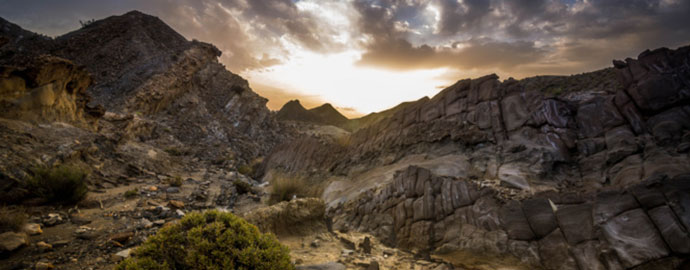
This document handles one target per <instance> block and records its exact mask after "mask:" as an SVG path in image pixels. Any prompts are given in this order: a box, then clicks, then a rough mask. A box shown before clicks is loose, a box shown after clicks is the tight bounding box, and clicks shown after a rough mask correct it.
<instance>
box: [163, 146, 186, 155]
mask: <svg viewBox="0 0 690 270" xmlns="http://www.w3.org/2000/svg"><path fill="white" fill-rule="evenodd" d="M163 151H165V152H166V153H168V154H169V155H171V156H182V155H184V152H182V151H180V149H178V148H177V147H168V148H165V150H163Z"/></svg>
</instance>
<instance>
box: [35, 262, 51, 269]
mask: <svg viewBox="0 0 690 270" xmlns="http://www.w3.org/2000/svg"><path fill="white" fill-rule="evenodd" d="M47 269H55V265H53V264H52V263H47V262H37V263H36V270H47Z"/></svg>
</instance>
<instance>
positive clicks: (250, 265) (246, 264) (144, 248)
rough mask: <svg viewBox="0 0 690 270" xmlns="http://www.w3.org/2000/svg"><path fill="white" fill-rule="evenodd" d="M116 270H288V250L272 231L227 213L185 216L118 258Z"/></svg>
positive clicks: (290, 269) (292, 266) (214, 212)
mask: <svg viewBox="0 0 690 270" xmlns="http://www.w3.org/2000/svg"><path fill="white" fill-rule="evenodd" d="M116 269H118V270H138V269H257V270H264V269H266V270H268V269H281V270H283V269H285V270H293V269H295V266H294V265H292V263H291V262H290V255H289V250H288V248H287V247H285V246H283V245H282V244H280V242H278V240H277V239H276V238H275V236H274V235H272V234H262V233H261V232H259V229H257V228H256V226H254V225H252V224H250V223H248V222H247V221H245V220H244V219H241V218H239V217H237V216H235V215H233V214H231V213H223V212H220V211H216V210H210V211H206V212H203V213H199V212H192V213H189V214H187V215H186V216H185V217H184V218H182V219H181V220H180V222H179V223H177V224H173V225H170V226H167V227H164V228H163V229H161V230H160V231H159V232H158V233H157V234H156V235H154V236H151V237H149V239H148V240H146V242H144V244H142V245H141V246H140V247H138V248H137V249H136V250H134V252H133V257H131V258H128V259H126V260H124V261H123V262H121V263H120V264H119V265H118V266H117V268H116Z"/></svg>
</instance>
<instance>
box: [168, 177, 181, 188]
mask: <svg viewBox="0 0 690 270" xmlns="http://www.w3.org/2000/svg"><path fill="white" fill-rule="evenodd" d="M168 185H170V186H172V187H181V186H182V177H181V176H179V175H175V176H174V177H170V178H168Z"/></svg>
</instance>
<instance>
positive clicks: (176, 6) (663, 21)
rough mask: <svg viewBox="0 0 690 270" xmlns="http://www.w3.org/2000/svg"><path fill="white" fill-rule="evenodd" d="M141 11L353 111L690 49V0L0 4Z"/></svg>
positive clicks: (43, 22) (256, 83) (40, 19)
mask: <svg viewBox="0 0 690 270" xmlns="http://www.w3.org/2000/svg"><path fill="white" fill-rule="evenodd" d="M131 10H139V11H142V12H144V13H148V14H151V15H154V16H157V17H159V18H161V19H162V20H163V21H165V22H166V23H167V24H169V25H170V26H171V27H172V28H174V29H175V30H177V31H178V32H180V33H181V34H182V35H184V36H185V37H186V38H188V39H198V40H201V41H205V42H209V43H212V44H214V45H215V46H217V47H218V48H219V49H220V50H221V51H222V52H223V55H222V56H221V58H220V61H221V62H222V63H223V64H224V65H225V66H226V67H227V68H228V69H229V70H230V71H232V72H234V73H237V74H240V75H241V76H243V77H244V78H245V79H247V80H248V81H249V83H250V86H251V87H252V88H253V89H254V90H255V91H256V92H257V93H259V94H260V95H262V96H264V97H266V98H268V99H269V103H268V107H269V108H270V109H273V110H277V109H279V108H280V107H281V106H282V105H283V104H284V103H285V102H287V101H288V100H291V99H300V101H301V102H302V104H303V105H305V106H306V107H308V108H309V107H315V106H318V105H320V104H321V103H324V102H329V103H331V104H333V105H334V106H335V107H336V108H338V109H339V110H340V111H341V112H343V113H344V114H346V115H347V116H350V117H354V116H359V115H362V114H366V113H370V112H376V111H381V110H385V109H388V108H391V107H393V106H395V105H397V104H399V103H401V102H404V101H410V100H417V99H419V98H422V97H424V96H433V95H434V94H436V93H438V92H439V91H440V90H442V89H443V88H444V87H445V86H448V85H451V84H453V83H454V82H455V81H457V80H460V79H465V78H474V77H479V76H483V75H486V74H491V73H496V74H498V75H499V76H500V77H501V79H507V78H509V77H514V78H518V79H519V78H524V77H528V76H534V75H567V74H577V73H582V72H587V71H593V70H597V69H601V68H605V67H609V66H611V60H613V59H624V58H626V57H636V56H637V55H638V54H639V53H640V52H642V51H643V50H645V49H654V48H658V47H669V48H676V47H680V46H684V45H690V16H689V15H690V0H99V1H93V0H60V1H54V0H0V17H3V18H5V19H7V20H9V21H11V22H14V23H17V24H19V25H20V26H22V27H23V28H25V29H28V30H31V31H34V32H39V33H43V34H47V35H49V36H59V35H61V34H64V33H67V32H69V31H72V30H75V29H78V28H79V27H80V24H79V21H80V20H82V21H86V20H90V19H102V18H105V17H107V16H110V15H119V14H123V13H126V12H128V11H131Z"/></svg>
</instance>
